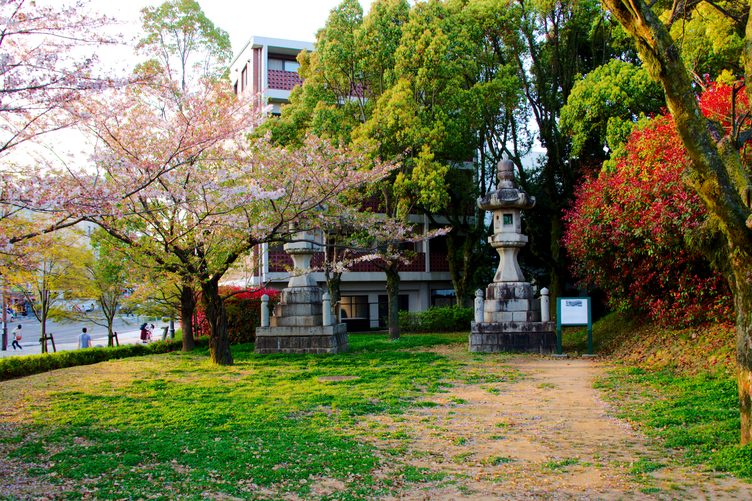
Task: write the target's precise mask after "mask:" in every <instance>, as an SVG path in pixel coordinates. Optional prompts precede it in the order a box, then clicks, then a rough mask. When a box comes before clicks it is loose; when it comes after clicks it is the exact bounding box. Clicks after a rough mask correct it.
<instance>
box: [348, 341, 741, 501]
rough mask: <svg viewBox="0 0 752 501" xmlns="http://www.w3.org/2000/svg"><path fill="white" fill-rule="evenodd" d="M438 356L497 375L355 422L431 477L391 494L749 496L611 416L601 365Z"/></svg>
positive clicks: (444, 496)
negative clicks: (600, 383) (683, 463)
mask: <svg viewBox="0 0 752 501" xmlns="http://www.w3.org/2000/svg"><path fill="white" fill-rule="evenodd" d="M443 354H444V355H448V356H455V357H462V358H466V359H467V360H466V361H465V363H466V367H467V370H468V372H483V373H487V374H491V375H493V374H494V373H496V374H499V375H500V377H499V379H498V380H497V381H494V382H491V383H488V382H477V383H475V382H471V383H468V382H465V383H458V384H456V385H455V386H454V387H453V388H451V389H450V391H449V392H448V393H446V394H444V395H442V396H441V398H432V399H431V400H432V401H433V402H435V403H436V404H438V405H436V406H435V407H428V408H421V409H416V410H414V411H412V412H410V413H409V414H406V415H404V416H398V417H394V416H391V417H390V416H375V417H373V418H372V419H371V420H369V421H367V422H364V423H363V424H362V427H363V436H364V437H370V439H369V440H371V441H372V442H373V443H375V444H377V445H378V446H379V447H392V448H399V447H404V448H406V452H405V460H406V462H407V463H408V464H411V465H413V466H415V467H417V468H421V469H423V470H421V471H422V474H424V475H425V477H426V478H429V479H430V478H432V477H433V476H435V477H437V479H436V480H435V481H432V482H429V483H428V484H426V483H424V482H419V483H410V482H406V483H405V484H404V485H403V492H404V494H403V495H402V496H401V497H400V498H399V499H406V500H418V499H431V500H439V501H441V500H452V499H454V500H459V499H466V500H477V501H480V500H491V499H514V500H516V499H519V500H523V499H588V500H589V499H603V500H618V499H625V500H627V499H713V500H723V499H752V486H750V485H749V484H747V483H744V482H741V481H738V480H736V479H734V478H733V477H729V476H725V475H716V474H714V473H713V472H707V471H702V470H701V469H700V468H694V469H693V468H686V467H679V466H677V464H676V463H675V462H673V461H672V459H671V457H667V453H666V450H665V449H662V448H660V447H659V446H656V445H651V444H650V443H649V441H648V440H647V439H646V437H644V436H643V435H641V434H640V433H639V432H638V431H636V430H634V429H633V428H632V427H631V426H630V424H629V423H627V422H625V421H622V420H619V419H616V418H614V417H612V415H611V414H613V413H610V410H609V409H608V407H607V405H606V404H605V403H604V402H603V401H602V400H601V398H600V394H599V391H598V390H595V389H593V387H592V383H593V380H594V379H595V378H596V377H597V376H598V375H599V373H600V372H601V371H603V370H604V364H603V363H599V362H596V361H589V360H584V359H565V360H551V359H548V358H534V357H517V358H513V359H510V360H508V361H506V362H504V359H503V358H499V357H495V356H491V357H480V358H476V359H474V360H473V358H472V357H468V356H467V355H463V354H461V353H457V352H455V353H451V352H450V351H449V350H448V351H445V352H444V353H443ZM510 369H514V370H515V371H519V372H517V374H518V375H519V374H521V375H522V377H521V378H520V377H514V373H510ZM510 376H511V377H510ZM491 379H493V378H491ZM505 379H506V380H505ZM641 465H647V466H648V467H647V468H640V466H641ZM661 465H662V466H661ZM653 468H655V469H654V470H653V471H647V472H645V473H642V471H644V470H651V469H653ZM441 477H443V478H441Z"/></svg>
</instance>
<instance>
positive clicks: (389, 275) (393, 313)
mask: <svg viewBox="0 0 752 501" xmlns="http://www.w3.org/2000/svg"><path fill="white" fill-rule="evenodd" d="M385 273H386V297H387V301H388V307H389V340H390V341H396V340H398V339H399V338H400V333H399V287H400V274H399V265H396V264H392V265H389V266H388V267H387V269H386V270H385Z"/></svg>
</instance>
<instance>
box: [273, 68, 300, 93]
mask: <svg viewBox="0 0 752 501" xmlns="http://www.w3.org/2000/svg"><path fill="white" fill-rule="evenodd" d="M267 83H268V85H269V88H270V89H276V90H292V88H293V87H295V86H296V85H303V79H302V78H300V75H298V74H297V72H294V71H281V70H267Z"/></svg>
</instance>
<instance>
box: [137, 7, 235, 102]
mask: <svg viewBox="0 0 752 501" xmlns="http://www.w3.org/2000/svg"><path fill="white" fill-rule="evenodd" d="M141 23H142V27H143V30H144V32H145V36H144V37H143V38H141V40H139V42H138V44H137V45H136V49H137V50H138V51H139V52H142V53H144V54H146V55H148V56H149V57H150V59H149V61H148V62H147V63H146V66H148V65H157V66H159V67H160V68H162V73H164V74H167V75H169V78H170V79H171V80H174V81H177V82H180V88H181V89H182V90H183V91H185V90H186V89H188V88H189V87H190V85H191V84H192V83H195V79H196V78H214V79H218V78H220V77H222V76H224V75H225V74H226V73H227V65H228V63H229V61H230V59H231V58H232V47H231V45H230V36H229V35H228V34H227V32H226V31H224V30H223V29H221V28H218V27H216V26H214V23H213V22H212V21H211V20H210V19H209V18H207V17H206V14H204V11H203V10H201V6H200V5H199V4H198V2H196V1H195V0H173V1H168V2H164V3H163V4H161V5H159V6H158V7H144V8H143V9H141Z"/></svg>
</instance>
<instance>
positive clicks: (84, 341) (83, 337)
mask: <svg viewBox="0 0 752 501" xmlns="http://www.w3.org/2000/svg"><path fill="white" fill-rule="evenodd" d="M81 348H91V336H89V334H87V333H86V327H84V328H83V329H81V334H79V335H78V349H79V350H80V349H81Z"/></svg>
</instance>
